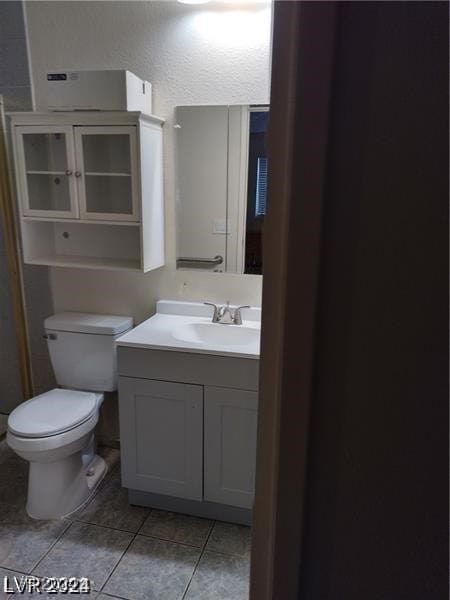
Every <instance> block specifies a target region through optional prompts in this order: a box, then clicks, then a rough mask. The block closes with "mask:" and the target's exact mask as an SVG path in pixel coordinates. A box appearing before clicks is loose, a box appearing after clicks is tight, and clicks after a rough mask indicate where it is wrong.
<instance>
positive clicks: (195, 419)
mask: <svg viewBox="0 0 450 600" xmlns="http://www.w3.org/2000/svg"><path fill="white" fill-rule="evenodd" d="M119 407H120V447H121V456H122V481H123V484H124V485H125V486H126V487H128V488H131V489H135V490H142V491H146V492H153V493H156V494H166V495H170V496H177V497H179V498H189V499H192V500H201V499H202V493H203V485H202V479H203V477H202V475H203V473H202V471H203V460H202V452H203V387H202V386H199V385H188V384H180V383H168V382H165V381H153V380H150V379H134V378H128V377H120V378H119Z"/></svg>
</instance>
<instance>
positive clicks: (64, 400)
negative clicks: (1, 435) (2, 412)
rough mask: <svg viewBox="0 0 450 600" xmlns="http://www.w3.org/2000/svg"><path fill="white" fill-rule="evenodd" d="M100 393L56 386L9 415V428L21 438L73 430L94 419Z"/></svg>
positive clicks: (42, 436)
mask: <svg viewBox="0 0 450 600" xmlns="http://www.w3.org/2000/svg"><path fill="white" fill-rule="evenodd" d="M99 396H100V394H95V393H92V392H81V391H77V390H67V389H54V390H50V391H49V392H45V393H44V394H40V395H39V396H35V397H34V398H31V400H27V401H26V402H24V403H23V404H20V405H19V406H18V407H17V408H15V409H14V410H13V412H12V413H11V414H10V415H9V418H8V430H9V431H10V432H11V433H12V434H13V435H16V436H20V437H21V438H46V437H52V436H57V435H60V434H62V433H65V432H68V431H71V430H72V429H75V428H77V427H79V426H80V425H82V424H83V423H84V422H86V421H88V420H90V419H91V417H92V416H93V415H94V414H95V413H96V411H97V408H98V397H99Z"/></svg>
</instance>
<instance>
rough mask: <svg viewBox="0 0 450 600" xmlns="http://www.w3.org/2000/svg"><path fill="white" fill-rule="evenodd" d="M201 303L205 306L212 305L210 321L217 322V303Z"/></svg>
mask: <svg viewBox="0 0 450 600" xmlns="http://www.w3.org/2000/svg"><path fill="white" fill-rule="evenodd" d="M203 304H206V306H212V307H213V308H214V313H213V318H212V322H213V323H217V321H218V320H219V307H218V306H217V304H214V303H213V302H203Z"/></svg>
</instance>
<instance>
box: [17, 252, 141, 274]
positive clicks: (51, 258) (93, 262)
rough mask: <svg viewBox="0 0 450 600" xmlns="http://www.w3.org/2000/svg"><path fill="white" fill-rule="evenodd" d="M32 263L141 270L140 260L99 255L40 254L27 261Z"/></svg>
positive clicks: (112, 269)
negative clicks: (101, 256)
mask: <svg viewBox="0 0 450 600" xmlns="http://www.w3.org/2000/svg"><path fill="white" fill-rule="evenodd" d="M27 263H28V264H30V265H45V266H49V267H78V268H83V269H102V270H106V271H140V270H141V265H140V262H139V260H137V259H136V260H133V259H129V260H126V259H120V258H100V257H98V256H70V255H64V254H53V255H48V256H40V257H37V258H33V259H31V260H28V261H27Z"/></svg>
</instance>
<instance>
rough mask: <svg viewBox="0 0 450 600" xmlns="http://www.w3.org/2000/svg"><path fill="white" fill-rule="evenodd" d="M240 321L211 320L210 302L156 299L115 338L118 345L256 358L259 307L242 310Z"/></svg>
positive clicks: (259, 327)
mask: <svg viewBox="0 0 450 600" xmlns="http://www.w3.org/2000/svg"><path fill="white" fill-rule="evenodd" d="M242 320H243V322H242V325H235V324H230V325H228V324H227V325H225V324H223V323H213V322H212V311H211V307H210V306H205V305H204V304H203V303H199V302H184V301H175V300H159V301H158V302H157V312H156V314H155V315H154V316H153V317H150V318H149V319H147V320H146V321H144V322H143V323H141V324H140V325H138V326H137V327H135V328H134V329H132V330H131V331H129V332H128V333H126V334H125V335H123V336H121V337H120V338H118V339H117V340H116V344H117V345H118V346H126V347H129V348H150V349H153V350H169V351H174V352H190V353H194V354H216V355H219V356H233V357H241V358H252V359H259V350H260V337H261V310H260V309H258V308H254V307H252V308H251V309H244V310H243V312H242Z"/></svg>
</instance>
